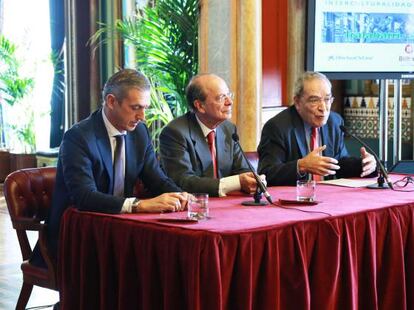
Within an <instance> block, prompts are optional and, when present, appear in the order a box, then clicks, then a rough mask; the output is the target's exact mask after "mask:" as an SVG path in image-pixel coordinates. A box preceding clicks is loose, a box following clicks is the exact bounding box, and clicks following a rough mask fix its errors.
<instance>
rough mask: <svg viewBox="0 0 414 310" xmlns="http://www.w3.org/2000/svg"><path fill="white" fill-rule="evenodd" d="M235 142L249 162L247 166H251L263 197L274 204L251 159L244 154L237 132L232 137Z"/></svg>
mask: <svg viewBox="0 0 414 310" xmlns="http://www.w3.org/2000/svg"><path fill="white" fill-rule="evenodd" d="M231 137H232V139H233V141H234V142H236V144H237V145H238V146H239V148H240V151H241V153H242V155H243V157H244V159H245V160H246V162H247V165H248V166H249V169H250V171H251V172H252V173H253V175H254V178H255V179H256V182H257V186H258V187H259V188H260V190H261V192H262V193H263V195H264V196H265V197H266V200H267V201H268V202H269V203H270V204H273V201H272V196H270V194H269V192H268V191H267V188H266V185H264V183H263V181H262V179H261V178H260V177H259V175H258V174H257V173H256V171H255V170H254V168H253V166H252V164H251V163H250V161H249V159H248V158H247V156H246V154H245V153H244V151H243V149H242V147H241V145H240V142H239V135H238V134H237V133H236V132H235V133H233V135H232V136H231Z"/></svg>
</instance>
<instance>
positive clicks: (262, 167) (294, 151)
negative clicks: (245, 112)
mask: <svg viewBox="0 0 414 310" xmlns="http://www.w3.org/2000/svg"><path fill="white" fill-rule="evenodd" d="M341 125H343V119H342V118H341V116H340V115H339V114H337V113H335V112H331V113H330V115H329V118H328V121H327V123H326V124H325V125H324V126H322V127H321V131H320V132H321V137H322V145H324V144H325V145H326V149H325V150H324V151H323V156H328V157H333V158H335V159H337V160H338V161H339V166H340V167H341V169H340V170H338V171H337V172H336V177H338V178H343V177H356V176H359V175H360V174H361V172H362V160H361V159H360V158H355V157H350V156H349V154H348V151H347V149H346V147H345V143H344V135H343V133H342V131H341V129H340V127H339V126H341ZM258 153H259V173H262V174H265V175H266V180H267V184H268V185H271V186H273V185H295V183H296V180H297V179H298V175H297V161H298V159H300V158H302V157H305V156H306V155H307V154H308V153H309V150H308V146H307V142H306V137H305V127H304V124H303V121H302V118H301V117H300V115H299V114H298V112H297V111H296V108H295V106H291V107H289V108H288V109H286V110H284V111H282V112H281V113H279V114H278V115H276V116H274V117H273V118H271V119H270V120H269V121H267V123H266V124H265V126H264V127H263V131H262V137H261V140H260V144H259V146H258ZM329 178H332V177H329Z"/></svg>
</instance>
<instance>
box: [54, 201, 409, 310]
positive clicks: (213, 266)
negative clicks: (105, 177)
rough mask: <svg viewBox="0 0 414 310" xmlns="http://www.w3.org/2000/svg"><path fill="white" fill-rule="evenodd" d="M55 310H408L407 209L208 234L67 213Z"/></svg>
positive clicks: (91, 215)
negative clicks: (58, 303) (59, 308)
mask: <svg viewBox="0 0 414 310" xmlns="http://www.w3.org/2000/svg"><path fill="white" fill-rule="evenodd" d="M59 283H60V290H61V304H62V308H63V309H65V310H66V309H108V310H109V309H111V310H112V309H208V310H211V309H281V310H285V309H413V308H414V297H413V295H414V204H406V205H402V206H394V207H389V208H384V209H379V210H372V211H368V212H361V213H356V214H350V215H345V216H339V217H330V218H324V219H321V220H310V221H304V222H297V223H292V224H288V225H284V226H281V227H273V228H270V229H263V230H252V231H246V232H242V233H216V232H209V231H198V230H194V229H186V228H185V227H177V226H163V225H157V224H154V223H151V222H142V221H134V220H131V219H130V218H122V217H119V216H111V215H103V214H92V213H82V212H79V211H77V210H75V209H69V210H68V211H67V212H66V213H65V215H64V219H63V221H62V230H61V249H60V264H59Z"/></svg>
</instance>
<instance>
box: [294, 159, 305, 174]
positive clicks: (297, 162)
mask: <svg viewBox="0 0 414 310" xmlns="http://www.w3.org/2000/svg"><path fill="white" fill-rule="evenodd" d="M296 174H297V176H298V179H302V178H304V177H305V176H306V174H307V173H306V172H304V173H300V171H299V160H297V161H296Z"/></svg>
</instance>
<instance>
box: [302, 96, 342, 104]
mask: <svg viewBox="0 0 414 310" xmlns="http://www.w3.org/2000/svg"><path fill="white" fill-rule="evenodd" d="M334 100H335V97H333V96H329V97H325V98H322V97H317V96H311V97H309V98H307V99H305V101H306V103H308V104H310V105H312V106H317V105H318V104H319V103H321V102H323V103H325V105H327V106H330V105H331V104H332V102H334Z"/></svg>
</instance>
